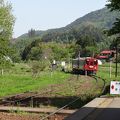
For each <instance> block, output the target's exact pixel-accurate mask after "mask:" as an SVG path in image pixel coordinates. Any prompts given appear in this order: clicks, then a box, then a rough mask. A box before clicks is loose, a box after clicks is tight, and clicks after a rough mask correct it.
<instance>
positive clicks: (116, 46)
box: [115, 37, 120, 77]
mask: <svg viewBox="0 0 120 120" xmlns="http://www.w3.org/2000/svg"><path fill="white" fill-rule="evenodd" d="M119 39H120V37H118V38H117V39H116V45H115V49H116V67H115V77H117V73H118V69H117V67H118V63H117V62H118V40H119Z"/></svg>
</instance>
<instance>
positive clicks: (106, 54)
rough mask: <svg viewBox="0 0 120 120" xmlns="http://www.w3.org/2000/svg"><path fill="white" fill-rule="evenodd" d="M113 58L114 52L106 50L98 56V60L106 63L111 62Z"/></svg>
mask: <svg viewBox="0 0 120 120" xmlns="http://www.w3.org/2000/svg"><path fill="white" fill-rule="evenodd" d="M113 57H115V51H114V50H104V51H101V52H100V54H99V55H97V56H96V58H97V59H100V60H105V61H106V62H109V61H110V59H111V58H113Z"/></svg>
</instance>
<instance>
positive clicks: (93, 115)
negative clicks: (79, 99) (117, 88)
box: [65, 97, 120, 120]
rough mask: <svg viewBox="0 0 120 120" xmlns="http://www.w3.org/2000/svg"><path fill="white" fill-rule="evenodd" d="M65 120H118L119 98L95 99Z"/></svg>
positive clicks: (119, 115) (119, 114) (119, 116)
mask: <svg viewBox="0 0 120 120" xmlns="http://www.w3.org/2000/svg"><path fill="white" fill-rule="evenodd" d="M65 120H120V98H119V97H114V98H113V97H112V98H95V99H94V100H92V101H91V102H89V103H88V104H86V105H85V106H83V107H82V108H80V109H79V110H78V111H77V112H75V113H73V114H72V115H70V116H68V117H67V118H65Z"/></svg>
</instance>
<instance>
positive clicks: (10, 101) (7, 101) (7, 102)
mask: <svg viewBox="0 0 120 120" xmlns="http://www.w3.org/2000/svg"><path fill="white" fill-rule="evenodd" d="M90 77H92V78H94V79H95V80H96V83H97V82H98V81H99V80H102V81H103V87H102V90H101V94H103V93H104V91H105V87H106V82H105V81H106V80H105V79H102V78H101V77H98V76H95V75H92V76H90ZM69 80H70V79H69ZM69 80H68V81H69ZM63 86H64V84H59V85H56V86H52V87H50V88H49V89H46V91H45V92H44V91H43V92H40V93H38V92H26V93H22V94H17V95H15V96H11V97H6V98H4V99H2V100H1V102H0V105H3V106H11V105H17V104H18V103H19V102H25V101H26V102H27V101H28V100H30V101H31V102H33V100H34V99H35V98H36V97H38V96H40V95H42V96H43V95H44V94H50V93H51V92H57V91H58V90H59V88H62V87H63ZM78 87H79V86H78ZM78 87H76V89H77V88H78ZM52 88H54V89H52ZM84 95H85V94H84ZM84 95H82V94H79V95H78V97H77V98H75V99H73V100H71V101H70V102H68V103H67V104H66V105H63V106H62V107H60V108H59V109H57V110H54V111H51V112H49V113H50V114H49V115H46V116H45V117H43V118H42V119H41V120H46V119H47V118H50V117H51V116H54V115H56V114H58V113H60V111H64V109H65V108H66V107H68V106H70V105H72V104H74V103H75V102H77V101H78V100H80V99H81V96H84ZM22 96H26V97H22ZM98 96H100V95H98ZM98 96H96V97H98ZM32 107H33V106H32ZM61 114H63V115H65V113H61Z"/></svg>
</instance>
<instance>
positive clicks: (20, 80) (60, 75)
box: [0, 63, 120, 97]
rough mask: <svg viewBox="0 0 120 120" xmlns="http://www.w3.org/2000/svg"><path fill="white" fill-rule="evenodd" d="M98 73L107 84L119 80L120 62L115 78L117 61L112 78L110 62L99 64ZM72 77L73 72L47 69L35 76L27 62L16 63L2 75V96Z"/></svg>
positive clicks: (0, 91)
mask: <svg viewBox="0 0 120 120" xmlns="http://www.w3.org/2000/svg"><path fill="white" fill-rule="evenodd" d="M97 75H98V76H100V77H102V78H105V79H106V82H107V84H110V81H111V80H118V81H119V80H120V64H118V77H117V78H115V63H113V64H112V75H111V78H110V70H109V63H105V64H103V65H102V66H99V70H98V72H97ZM70 77H71V74H66V73H64V72H60V71H53V72H50V71H47V72H41V73H40V74H39V75H38V76H37V77H36V78H34V77H33V76H32V72H31V69H30V66H29V65H28V64H25V63H20V64H15V65H13V66H12V67H11V69H10V70H6V71H5V72H4V75H3V76H0V97H3V96H7V95H13V94H17V93H22V92H26V91H37V90H40V89H42V88H45V87H46V86H48V85H51V84H58V83H63V84H64V83H65V80H67V79H68V78H70ZM83 80H84V78H83ZM71 86H72V85H71ZM67 88H68V87H67ZM67 88H66V89H67ZM71 88H72V87H71ZM69 91H72V90H69ZM73 93H74V92H73ZM73 93H72V94H73ZM67 94H71V93H67Z"/></svg>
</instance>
